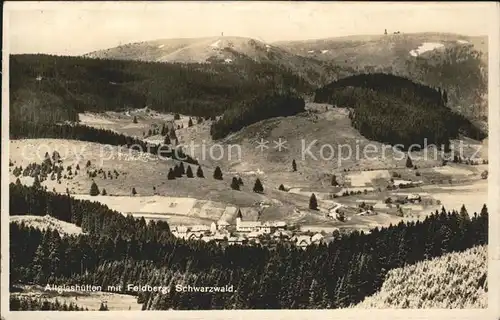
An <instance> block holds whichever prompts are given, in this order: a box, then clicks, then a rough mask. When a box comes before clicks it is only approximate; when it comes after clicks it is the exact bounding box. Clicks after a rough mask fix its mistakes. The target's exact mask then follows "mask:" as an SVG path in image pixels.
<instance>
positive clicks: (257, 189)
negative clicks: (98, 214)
mask: <svg viewBox="0 0 500 320" xmlns="http://www.w3.org/2000/svg"><path fill="white" fill-rule="evenodd" d="M253 192H256V193H262V192H264V186H263V185H262V182H260V179H259V178H257V180H255V184H254V186H253Z"/></svg>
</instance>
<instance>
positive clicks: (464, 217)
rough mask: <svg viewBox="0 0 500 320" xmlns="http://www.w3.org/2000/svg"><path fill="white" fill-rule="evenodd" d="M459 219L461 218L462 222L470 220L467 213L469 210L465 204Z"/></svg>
mask: <svg viewBox="0 0 500 320" xmlns="http://www.w3.org/2000/svg"><path fill="white" fill-rule="evenodd" d="M459 218H460V220H463V221H468V220H470V217H469V213H468V212H467V209H465V205H464V204H462V208H460V214H459Z"/></svg>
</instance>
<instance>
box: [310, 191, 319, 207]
mask: <svg viewBox="0 0 500 320" xmlns="http://www.w3.org/2000/svg"><path fill="white" fill-rule="evenodd" d="M309 209H311V210H318V200H317V199H316V195H315V194H314V193H313V194H311V197H310V198H309Z"/></svg>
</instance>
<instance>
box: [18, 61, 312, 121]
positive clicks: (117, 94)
mask: <svg viewBox="0 0 500 320" xmlns="http://www.w3.org/2000/svg"><path fill="white" fill-rule="evenodd" d="M9 60H10V61H9V63H10V99H11V103H10V106H11V107H10V110H11V112H10V116H11V119H16V120H26V119H29V120H30V121H31V122H40V123H50V122H55V121H63V120H69V121H76V120H77V119H78V113H79V112H84V111H93V112H102V111H106V110H116V111H121V110H127V109H130V108H143V107H144V106H149V107H150V108H152V109H154V110H157V111H160V112H172V113H175V112H177V113H181V114H189V115H193V116H203V117H205V116H215V115H219V114H221V113H223V112H224V111H225V110H226V109H228V108H231V107H232V106H233V105H234V104H238V102H239V101H243V100H248V99H251V98H253V97H256V96H260V95H261V94H263V93H266V92H272V91H274V90H276V88H292V89H293V90H294V91H296V92H307V91H309V90H311V86H310V85H309V83H307V81H305V80H304V79H303V78H301V77H300V76H298V75H296V74H294V73H293V72H292V71H290V70H288V69H286V68H285V67H282V66H278V65H275V64H272V63H265V62H255V61H253V60H250V59H247V60H242V61H241V62H240V63H238V64H237V65H236V64H235V65H232V64H223V63H211V64H196V63H192V64H180V63H163V62H162V63H158V62H144V61H125V60H106V59H92V58H86V57H65V56H53V55H43V54H23V55H11V56H10V59H9Z"/></svg>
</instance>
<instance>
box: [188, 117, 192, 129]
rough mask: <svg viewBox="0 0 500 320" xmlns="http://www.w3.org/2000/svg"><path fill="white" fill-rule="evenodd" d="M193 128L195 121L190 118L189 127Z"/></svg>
mask: <svg viewBox="0 0 500 320" xmlns="http://www.w3.org/2000/svg"><path fill="white" fill-rule="evenodd" d="M192 126H193V120H192V119H191V118H189V121H188V127H192Z"/></svg>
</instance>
